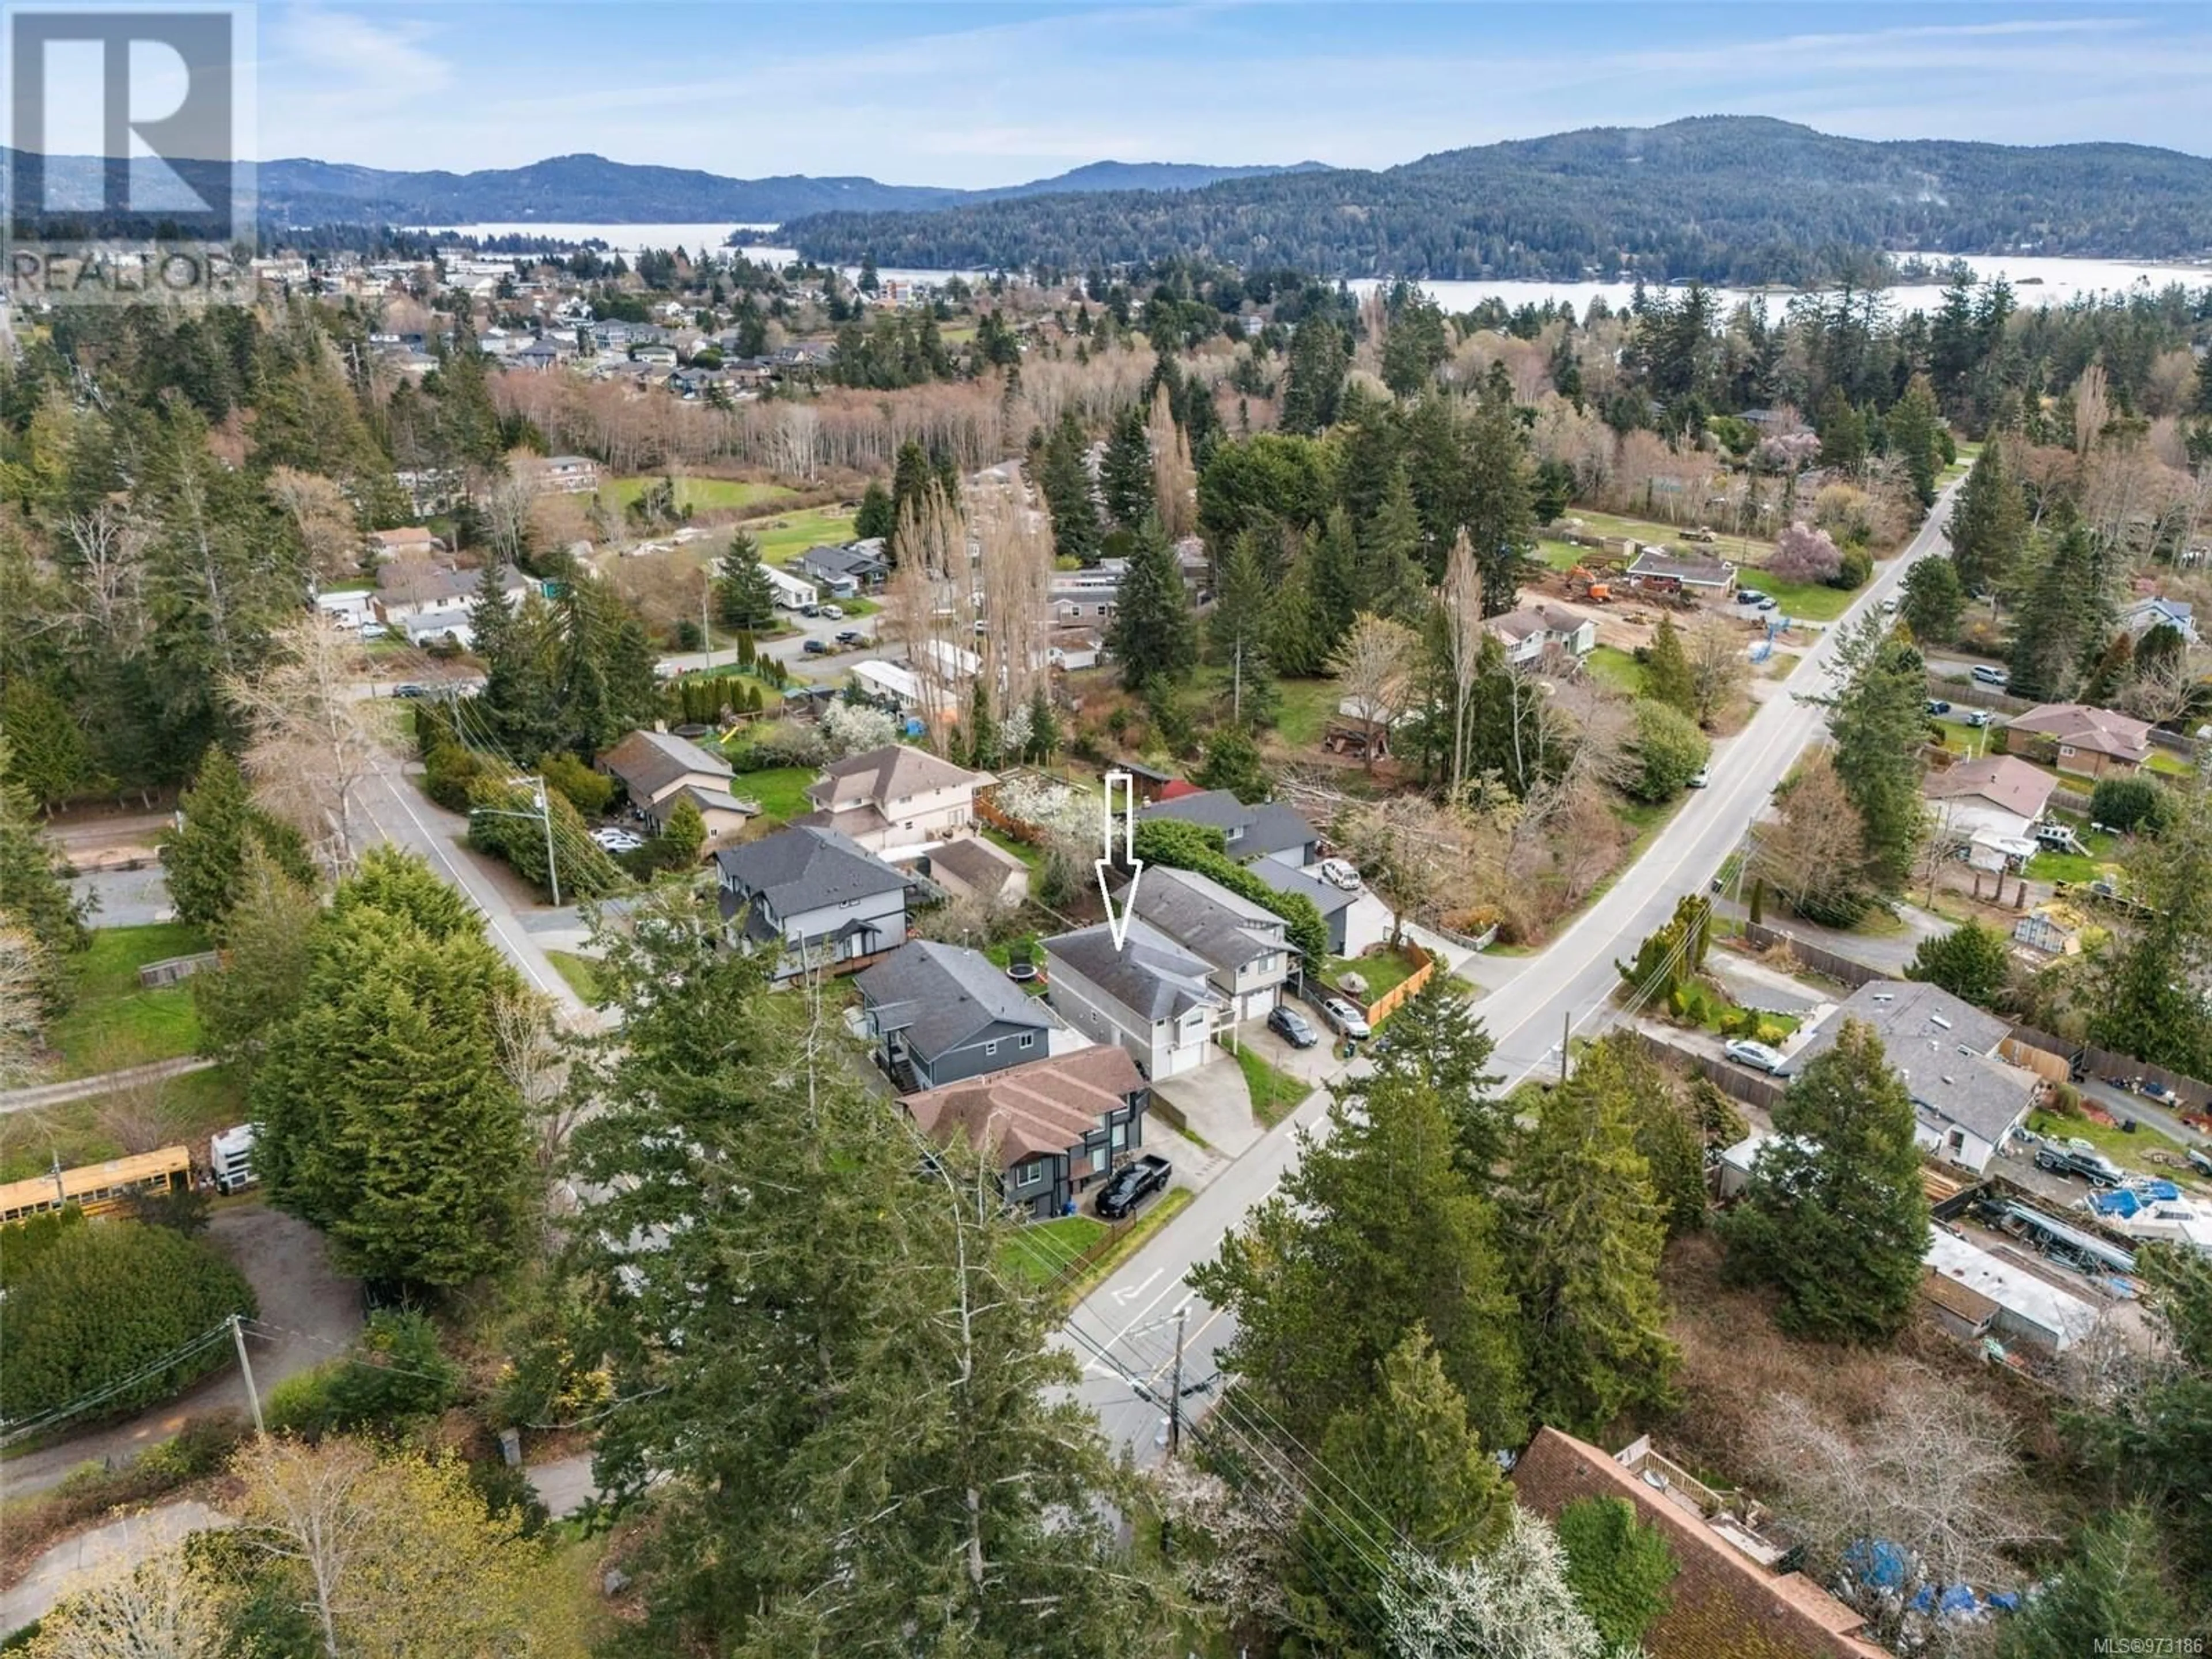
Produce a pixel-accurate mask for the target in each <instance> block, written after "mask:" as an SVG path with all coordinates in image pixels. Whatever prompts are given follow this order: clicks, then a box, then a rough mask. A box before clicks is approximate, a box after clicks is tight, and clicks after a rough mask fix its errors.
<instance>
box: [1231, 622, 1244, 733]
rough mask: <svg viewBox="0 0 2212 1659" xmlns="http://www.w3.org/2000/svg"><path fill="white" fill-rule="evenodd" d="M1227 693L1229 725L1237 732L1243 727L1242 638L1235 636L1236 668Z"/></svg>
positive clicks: (1241, 636)
mask: <svg viewBox="0 0 2212 1659" xmlns="http://www.w3.org/2000/svg"><path fill="white" fill-rule="evenodd" d="M1229 720H1230V724H1231V725H1232V726H1236V727H1237V729H1238V730H1239V731H1242V730H1243V726H1244V636H1243V635H1241V634H1240V635H1237V667H1236V672H1235V678H1233V679H1232V680H1231V690H1230V693H1229Z"/></svg>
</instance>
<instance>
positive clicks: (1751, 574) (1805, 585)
mask: <svg viewBox="0 0 2212 1659" xmlns="http://www.w3.org/2000/svg"><path fill="white" fill-rule="evenodd" d="M1738 579H1739V580H1741V582H1742V584H1743V585H1744V586H1746V587H1755V588H1757V589H1758V590H1759V592H1762V593H1771V594H1772V595H1773V597H1774V603H1775V605H1776V606H1777V607H1778V609H1779V610H1780V611H1781V612H1782V613H1783V614H1784V616H1789V617H1803V618H1804V619H1805V620H1806V621H1808V622H1833V621H1835V619H1836V618H1837V617H1840V616H1842V615H1843V614H1844V611H1846V610H1848V609H1849V608H1850V603H1851V601H1852V600H1853V599H1857V598H1858V596H1859V590H1858V589H1857V588H1853V589H1852V590H1851V591H1850V592H1848V593H1846V592H1844V591H1843V589H1841V588H1839V587H1830V586H1827V585H1826V583H1823V582H1785V581H1778V580H1775V579H1774V578H1773V577H1771V576H1770V575H1768V574H1766V573H1765V571H1764V570H1759V569H1754V568H1751V567H1750V566H1746V567H1745V568H1743V569H1742V571H1741V572H1740V573H1739V577H1738ZM1737 608H1738V609H1739V610H1741V609H1742V607H1741V606H1738V607H1737ZM1767 614H1769V613H1767V612H1765V611H1761V612H1759V615H1761V616H1765V615H1767Z"/></svg>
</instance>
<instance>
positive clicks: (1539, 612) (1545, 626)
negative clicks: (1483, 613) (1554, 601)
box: [1482, 605, 1597, 663]
mask: <svg viewBox="0 0 2212 1659" xmlns="http://www.w3.org/2000/svg"><path fill="white" fill-rule="evenodd" d="M1482 625H1483V627H1484V628H1486V629H1488V630H1489V631H1490V632H1491V633H1492V635H1496V637H1497V639H1498V643H1499V644H1500V645H1502V646H1504V647H1505V660H1506V661H1508V662H1512V663H1524V662H1534V661H1536V660H1537V659H1539V658H1541V657H1542V656H1543V655H1544V653H1546V652H1547V651H1558V652H1564V653H1567V654H1568V655H1571V656H1574V657H1577V658H1581V657H1587V656H1588V655H1589V653H1591V652H1592V651H1594V650H1595V649H1596V648H1597V624H1596V623H1594V622H1592V621H1591V620H1590V619H1589V617H1578V616H1577V615H1576V614H1575V613H1574V612H1573V611H1568V610H1565V609H1564V608H1562V607H1561V606H1559V605H1530V606H1529V607H1528V609H1527V610H1525V611H1507V612H1506V613H1505V614H1504V616H1502V617H1491V618H1490V619H1489V620H1488V621H1487V622H1486V623H1483V624H1482Z"/></svg>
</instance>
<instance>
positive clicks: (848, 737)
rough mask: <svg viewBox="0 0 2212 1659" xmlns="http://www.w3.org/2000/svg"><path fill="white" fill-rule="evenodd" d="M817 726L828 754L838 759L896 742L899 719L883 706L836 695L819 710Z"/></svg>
mask: <svg viewBox="0 0 2212 1659" xmlns="http://www.w3.org/2000/svg"><path fill="white" fill-rule="evenodd" d="M818 729H819V730H820V732H821V734H822V746H823V750H825V751H826V752H827V754H828V757H829V759H831V760H842V759H844V758H845V757H846V756H848V755H865V754H866V753H867V752H868V750H871V749H881V748H882V747H883V746H884V744H890V743H896V742H897V741H898V735H899V722H898V719H897V717H896V715H894V714H890V712H889V711H887V710H885V709H882V708H876V707H874V706H873V705H872V704H869V703H862V702H844V701H843V700H842V699H840V700H839V701H837V702H833V703H831V704H830V705H829V707H828V708H824V709H823V711H822V719H821V720H820V721H819V722H818Z"/></svg>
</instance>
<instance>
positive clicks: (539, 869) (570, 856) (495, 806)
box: [467, 775, 623, 903]
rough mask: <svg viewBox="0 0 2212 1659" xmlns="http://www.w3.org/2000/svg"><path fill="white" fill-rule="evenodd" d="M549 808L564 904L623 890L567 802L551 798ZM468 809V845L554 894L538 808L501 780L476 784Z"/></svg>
mask: <svg viewBox="0 0 2212 1659" xmlns="http://www.w3.org/2000/svg"><path fill="white" fill-rule="evenodd" d="M545 804H546V808H547V810H548V811H550V813H551V814H552V817H553V848H554V851H555V853H556V854H557V856H558V857H559V859H560V862H561V897H562V901H563V902H567V903H574V902H575V901H576V900H578V899H584V898H598V897H600V896H603V895H605V894H607V893H611V892H614V891H616V890H618V889H620V888H621V887H622V885H623V872H622V871H621V869H620V868H619V867H618V866H617V865H616V863H615V861H614V860H612V859H611V858H610V857H608V856H607V854H606V851H605V848H602V847H600V846H599V843H598V842H594V841H593V840H592V838H591V836H590V834H589V833H588V832H587V831H586V829H585V828H584V820H583V819H582V818H581V817H579V816H578V815H577V811H576V809H575V808H574V807H573V806H571V805H569V804H568V798H567V797H566V796H564V795H562V794H560V793H557V792H556V793H550V794H548V795H547V796H546V798H545ZM467 805H468V809H469V845H470V846H471V847H473V848H476V849H477V851H478V852H480V853H489V854H492V855H493V856H494V857H495V858H500V859H504V860H506V861H507V863H508V864H509V865H511V866H513V869H514V872H515V874H517V875H519V876H520V877H521V878H523V879H524V880H526V881H527V882H530V883H532V884H534V885H535V886H537V887H538V889H539V890H541V891H544V892H547V893H549V894H550V891H551V887H550V884H549V882H548V879H547V871H546V863H545V860H546V848H545V825H544V822H543V821H542V820H540V819H538V817H537V816H536V813H537V804H536V802H535V801H533V800H532V799H531V797H530V796H529V795H528V794H527V793H525V792H524V791H522V790H520V789H517V788H515V787H513V785H511V784H510V783H508V782H507V779H506V778H505V777H504V776H503V775H502V776H490V777H479V778H477V780H476V781H475V782H473V783H472V784H471V785H470V787H469V793H468V802H467Z"/></svg>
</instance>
